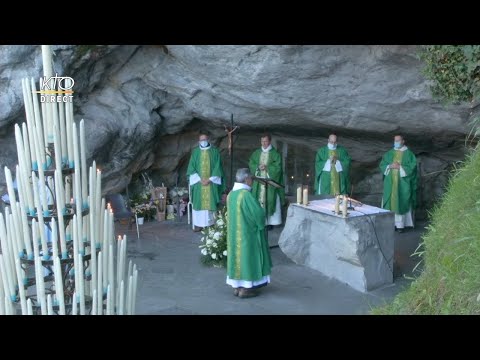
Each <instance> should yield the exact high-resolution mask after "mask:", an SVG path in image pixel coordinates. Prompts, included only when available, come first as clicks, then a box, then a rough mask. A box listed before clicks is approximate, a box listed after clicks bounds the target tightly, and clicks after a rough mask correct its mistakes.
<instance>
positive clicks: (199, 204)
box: [187, 146, 225, 211]
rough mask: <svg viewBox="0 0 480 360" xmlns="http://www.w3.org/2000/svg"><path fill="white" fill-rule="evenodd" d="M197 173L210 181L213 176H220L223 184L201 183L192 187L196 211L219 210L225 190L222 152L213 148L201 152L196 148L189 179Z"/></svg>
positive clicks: (188, 172)
mask: <svg viewBox="0 0 480 360" xmlns="http://www.w3.org/2000/svg"><path fill="white" fill-rule="evenodd" d="M195 173H197V174H198V175H199V176H200V178H202V179H209V178H210V177H212V176H218V177H220V178H221V179H222V184H221V185H217V184H214V183H212V182H210V184H208V185H207V186H203V185H202V183H201V182H200V181H199V182H197V183H196V184H194V185H192V200H191V201H192V203H193V209H194V210H211V211H216V210H217V204H218V203H219V202H220V200H221V198H222V193H223V191H224V190H225V177H224V174H223V166H222V160H221V158H220V152H219V151H218V149H217V148H214V147H213V146H212V147H210V148H209V149H207V150H200V148H198V147H196V148H194V149H193V150H192V155H191V157H190V162H189V163H188V168H187V177H189V176H190V175H192V174H195Z"/></svg>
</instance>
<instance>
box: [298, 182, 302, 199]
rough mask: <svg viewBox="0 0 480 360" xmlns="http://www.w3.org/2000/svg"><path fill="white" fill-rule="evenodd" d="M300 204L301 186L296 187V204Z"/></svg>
mask: <svg viewBox="0 0 480 360" xmlns="http://www.w3.org/2000/svg"><path fill="white" fill-rule="evenodd" d="M301 203H302V185H298V187H297V204H301Z"/></svg>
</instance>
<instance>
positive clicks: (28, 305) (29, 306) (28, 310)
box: [27, 299, 33, 315]
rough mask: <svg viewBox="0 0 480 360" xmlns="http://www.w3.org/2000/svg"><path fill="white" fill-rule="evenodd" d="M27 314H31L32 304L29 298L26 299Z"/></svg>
mask: <svg viewBox="0 0 480 360" xmlns="http://www.w3.org/2000/svg"><path fill="white" fill-rule="evenodd" d="M27 315H33V306H32V300H31V299H28V300H27Z"/></svg>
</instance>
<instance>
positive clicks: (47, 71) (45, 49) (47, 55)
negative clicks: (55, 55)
mask: <svg viewBox="0 0 480 360" xmlns="http://www.w3.org/2000/svg"><path fill="white" fill-rule="evenodd" d="M42 61H43V75H44V76H45V77H46V78H47V79H48V78H49V77H51V76H53V65H52V64H53V62H52V49H51V48H50V45H42Z"/></svg>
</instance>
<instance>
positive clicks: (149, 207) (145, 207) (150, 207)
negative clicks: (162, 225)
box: [134, 203, 157, 221]
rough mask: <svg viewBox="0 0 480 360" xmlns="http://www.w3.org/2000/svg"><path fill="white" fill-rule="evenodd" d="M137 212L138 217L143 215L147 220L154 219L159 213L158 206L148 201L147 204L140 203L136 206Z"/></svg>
mask: <svg viewBox="0 0 480 360" xmlns="http://www.w3.org/2000/svg"><path fill="white" fill-rule="evenodd" d="M134 211H135V214H137V217H139V218H140V217H143V218H145V220H147V221H148V220H152V219H153V218H154V217H155V214H156V213H157V207H156V206H155V204H152V203H147V204H140V205H136V206H135V207H134Z"/></svg>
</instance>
